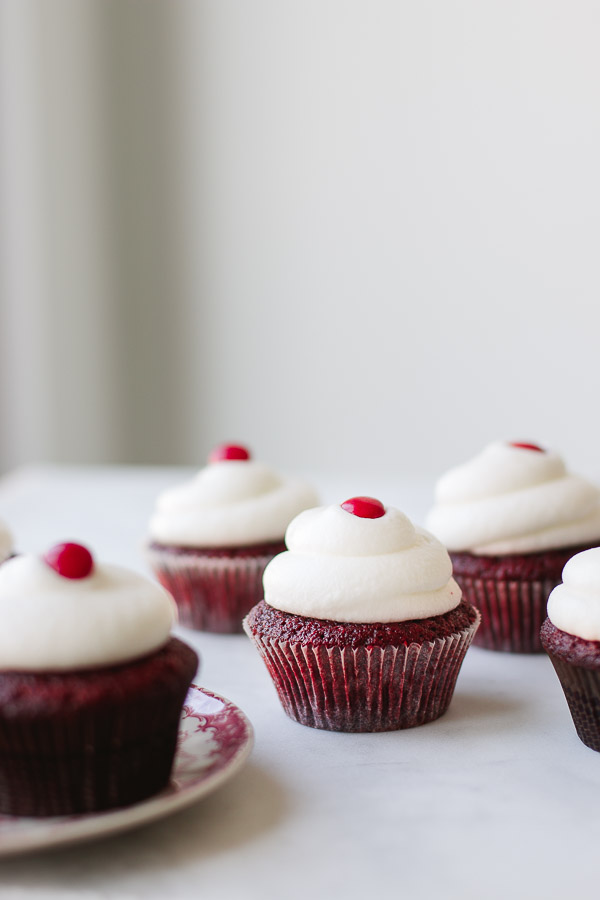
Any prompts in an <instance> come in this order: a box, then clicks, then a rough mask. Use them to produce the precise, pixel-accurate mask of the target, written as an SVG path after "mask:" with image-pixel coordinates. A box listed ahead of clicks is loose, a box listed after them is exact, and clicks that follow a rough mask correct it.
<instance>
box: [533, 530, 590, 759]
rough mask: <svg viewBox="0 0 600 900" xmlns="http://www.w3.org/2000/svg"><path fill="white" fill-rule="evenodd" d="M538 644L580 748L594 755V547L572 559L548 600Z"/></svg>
mask: <svg viewBox="0 0 600 900" xmlns="http://www.w3.org/2000/svg"><path fill="white" fill-rule="evenodd" d="M541 641H542V646H543V648H544V650H545V651H546V653H547V654H548V656H549V657H550V659H551V660H552V665H553V666H554V669H555V671H556V674H557V675H558V678H559V680H560V683H561V685H562V689H563V691H564V694H565V698H566V700H567V703H568V705H569V709H570V711H571V716H572V719H573V724H574V725H575V729H576V731H577V734H578V735H579V737H580V738H581V740H582V741H583V743H584V744H586V745H587V746H588V747H591V749H592V750H598V751H600V547H596V548H594V549H591V550H586V551H584V552H583V553H579V554H577V555H576V556H573V557H572V558H571V559H570V560H569V562H568V563H567V564H566V566H565V568H564V572H563V583H562V584H561V585H559V586H558V587H556V588H555V589H554V590H553V591H552V593H551V595H550V598H549V600H548V618H547V619H546V621H545V622H544V624H543V626H542V630H541Z"/></svg>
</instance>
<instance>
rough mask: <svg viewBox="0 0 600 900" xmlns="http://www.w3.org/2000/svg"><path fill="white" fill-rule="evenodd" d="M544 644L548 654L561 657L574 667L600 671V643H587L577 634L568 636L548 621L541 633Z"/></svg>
mask: <svg viewBox="0 0 600 900" xmlns="http://www.w3.org/2000/svg"><path fill="white" fill-rule="evenodd" d="M541 638H542V644H543V646H544V650H545V651H546V652H547V653H553V654H556V655H557V656H560V657H561V659H563V660H564V661H565V662H567V663H569V664H570V665H572V666H583V667H584V668H586V669H598V670H600V641H586V640H585V639H584V638H580V637H577V635H576V634H568V633H567V632H566V631H561V629H560V628H557V627H556V625H554V624H553V623H552V622H551V621H550V619H546V621H545V622H544V624H543V625H542V631H541Z"/></svg>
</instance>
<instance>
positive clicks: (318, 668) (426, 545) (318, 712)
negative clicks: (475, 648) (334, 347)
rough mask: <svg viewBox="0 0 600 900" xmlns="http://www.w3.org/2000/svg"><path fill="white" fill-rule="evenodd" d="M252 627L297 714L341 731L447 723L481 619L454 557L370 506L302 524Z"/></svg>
mask: <svg viewBox="0 0 600 900" xmlns="http://www.w3.org/2000/svg"><path fill="white" fill-rule="evenodd" d="M286 544H287V546H288V550H287V551H286V552H285V553H281V554H280V555H279V556H276V557H275V558H274V559H273V560H272V561H271V562H270V563H269V565H268V566H267V568H266V570H265V574H264V594H265V596H264V600H261V602H260V603H258V604H257V605H256V606H255V607H254V608H253V609H252V610H251V611H250V613H249V615H248V616H247V618H246V620H245V622H244V627H245V630H246V632H247V634H248V635H249V637H250V638H251V639H252V641H253V642H254V643H255V645H256V647H257V648H258V650H259V652H260V654H261V656H262V658H263V660H264V662H265V664H266V667H267V669H268V672H269V674H270V676H271V678H272V679H273V682H274V684H275V688H276V690H277V693H278V695H279V699H280V701H281V703H282V706H283V708H284V710H285V712H286V713H287V714H288V716H290V717H291V718H292V719H295V721H297V722H300V723H301V724H302V725H309V726H312V727H314V728H325V729H328V730H330V731H351V732H356V731H393V730H396V729H399V728H411V727H412V726H414V725H422V724H424V723H425V722H430V721H431V720H433V719H436V718H438V716H441V715H442V714H443V713H444V712H445V711H446V709H447V708H448V704H449V703H450V700H451V698H452V694H453V692H454V686H455V683H456V678H457V676H458V672H459V669H460V666H461V664H462V661H463V659H464V656H465V653H466V651H467V649H468V647H469V644H470V643H471V640H472V638H473V635H474V633H475V630H476V628H477V624H478V622H479V614H478V612H477V610H476V609H475V608H474V607H473V606H472V605H471V604H470V603H468V602H465V601H463V600H461V592H460V588H459V587H458V585H457V584H456V582H455V581H454V580H453V578H452V565H451V563H450V558H449V556H448V553H447V552H446V550H445V549H444V547H443V546H442V545H441V544H440V543H439V541H437V540H436V539H435V538H434V537H433V536H432V535H430V534H429V533H428V532H426V531H424V530H422V529H420V528H416V527H414V526H413V525H412V524H411V522H410V521H409V520H408V519H407V517H406V516H405V515H403V513H401V512H400V511H399V510H397V509H393V508H391V507H389V508H387V509H386V508H384V506H383V505H382V504H381V503H380V502H379V500H375V499H373V498H370V497H354V498H352V499H351V500H347V501H346V502H345V503H343V504H342V505H341V506H322V507H317V508H316V509H310V510H306V511H305V512H302V513H300V515H299V516H297V517H296V518H295V519H294V520H293V521H292V522H291V524H290V525H289V527H288V529H287V533H286Z"/></svg>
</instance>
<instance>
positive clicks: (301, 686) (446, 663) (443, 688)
mask: <svg viewBox="0 0 600 900" xmlns="http://www.w3.org/2000/svg"><path fill="white" fill-rule="evenodd" d="M478 622H479V617H477V619H476V620H475V621H474V623H473V624H472V625H471V626H469V627H467V628H465V629H464V630H462V631H461V632H459V633H456V634H451V635H448V636H447V637H444V638H436V640H434V641H425V642H424V643H423V644H416V643H412V644H408V645H400V646H395V645H388V646H385V647H378V646H361V647H356V648H353V647H350V646H345V647H326V646H323V645H315V644H310V643H300V642H295V641H284V640H278V639H276V638H266V637H265V636H263V635H261V634H258V633H253V632H252V630H251V627H250V625H249V623H248V621H247V620H246V621H245V623H244V627H245V629H246V631H247V633H248V635H249V637H250V638H251V640H252V641H253V642H254V643H255V645H256V646H257V648H258V650H259V652H260V654H261V656H262V658H263V660H264V662H265V664H266V666H267V669H268V671H269V674H270V675H271V678H272V679H273V682H274V684H275V688H276V690H277V693H278V695H279V699H280V701H281V704H282V706H283V708H284V710H285V712H286V713H287V715H288V716H289V717H290V718H291V719H294V720H295V721H296V722H299V723H300V724H301V725H308V726H310V727H313V728H323V729H327V730H329V731H349V732H362V731H394V730H397V729H400V728H412V727H414V726H416V725H423V724H424V723H425V722H431V721H432V720H433V719H437V718H438V717H439V716H441V715H443V713H445V712H446V710H447V708H448V705H449V703H450V700H451V699H452V694H453V692H454V686H455V684H456V679H457V677H458V673H459V670H460V667H461V664H462V661H463V659H464V656H465V653H466V652H467V649H468V647H469V645H470V643H471V641H472V639H473V635H474V634H475V631H476V629H477V625H478Z"/></svg>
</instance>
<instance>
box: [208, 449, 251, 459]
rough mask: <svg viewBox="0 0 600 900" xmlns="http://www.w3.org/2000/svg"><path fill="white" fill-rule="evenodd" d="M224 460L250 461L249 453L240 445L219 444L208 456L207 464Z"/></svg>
mask: <svg viewBox="0 0 600 900" xmlns="http://www.w3.org/2000/svg"><path fill="white" fill-rule="evenodd" d="M226 459H250V452H249V451H248V450H247V449H246V448H245V447H242V445H241V444H219V446H218V447H215V449H214V450H212V451H211V452H210V454H209V457H208V461H209V463H214V462H223V460H226Z"/></svg>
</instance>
